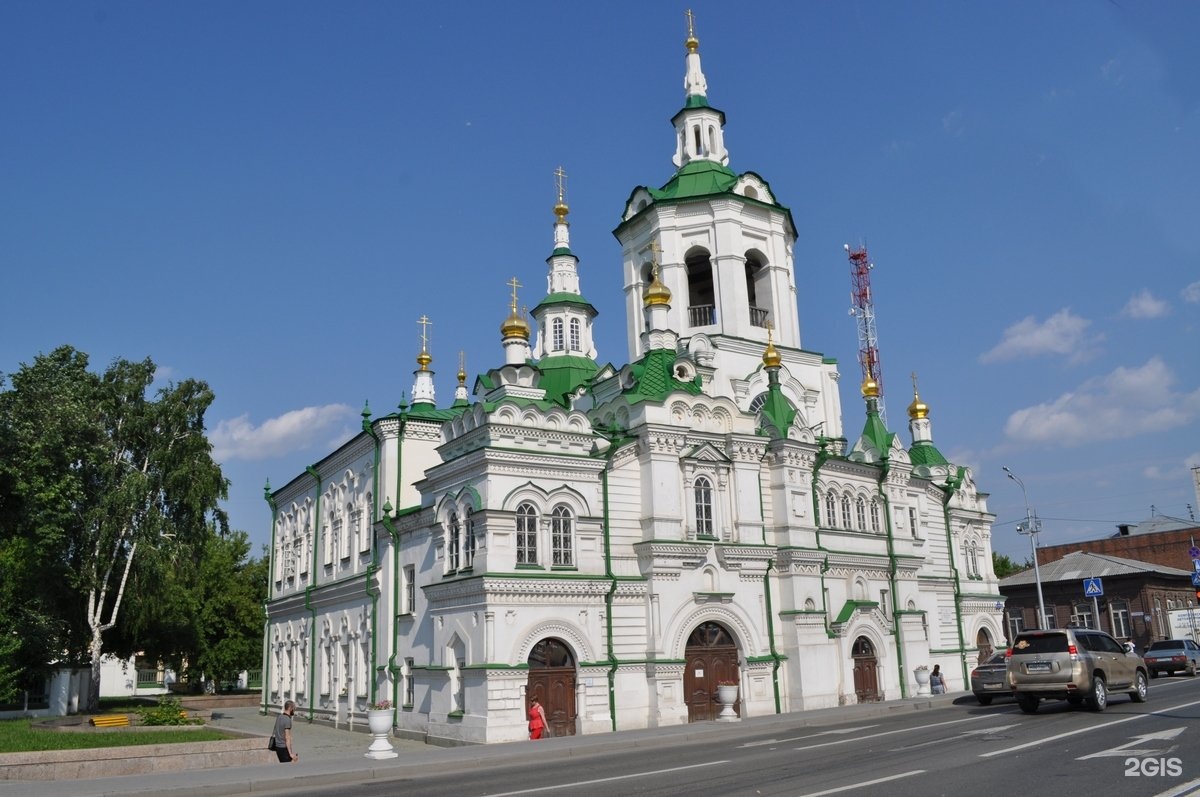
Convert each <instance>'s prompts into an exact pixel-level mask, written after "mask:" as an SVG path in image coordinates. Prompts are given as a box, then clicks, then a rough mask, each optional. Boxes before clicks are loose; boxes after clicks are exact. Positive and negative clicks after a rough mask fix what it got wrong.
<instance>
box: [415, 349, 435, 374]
mask: <svg viewBox="0 0 1200 797" xmlns="http://www.w3.org/2000/svg"><path fill="white" fill-rule="evenodd" d="M431 362H433V357H432V356H430V354H429V352H427V351H424V350H422V351H421V353H420V354H418V355H417V365H419V366H421V370H422V371H428V370H429V364H430V363H431Z"/></svg>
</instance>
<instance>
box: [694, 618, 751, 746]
mask: <svg viewBox="0 0 1200 797" xmlns="http://www.w3.org/2000/svg"><path fill="white" fill-rule="evenodd" d="M684 661H685V662H686V664H685V669H684V672H683V693H684V698H685V700H686V701H687V707H688V722H703V721H705V720H715V719H716V718H717V715H718V714H720V713H721V706H720V704H719V703H717V684H718V683H721V682H733V683H738V681H739V679H738V652H737V646H736V645H734V644H733V638H732V637H731V636H730V635H729V632H728V631H726V630H725V628H724V626H721V625H719V624H717V623H701V624H700V625H699V626H697V628H696V630H695V631H693V632H692V635H691V636H690V637H689V638H688V645H687V649H686V650H685V651H684ZM733 710H734V712H735V713H736V714H737V715H738V716H739V717H740V716H741V715H742V696H741V693H740V692H739V693H738V700H737V702H736V703H734V704H733Z"/></svg>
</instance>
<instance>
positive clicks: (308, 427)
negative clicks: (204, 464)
mask: <svg viewBox="0 0 1200 797" xmlns="http://www.w3.org/2000/svg"><path fill="white" fill-rule="evenodd" d="M354 415H355V412H354V410H353V409H352V408H351V407H349V406H348V405H346V404H326V405H324V406H322V407H305V408H303V409H299V410H292V411H291V412H285V413H284V414H283V415H280V416H279V417H277V418H268V419H267V420H265V421H263V422H262V423H261V424H260V425H258V426H255V425H254V424H252V423H250V416H249V415H248V414H247V415H239V416H238V417H236V418H232V419H229V420H223V421H219V422H218V423H217V428H216V429H214V430H213V431H212V433H211V434H210V435H209V436H208V439H209V440H210V441H211V442H212V444H213V459H215V460H217V461H218V462H227V461H229V460H233V459H245V460H259V459H270V458H272V457H280V456H283V455H285V454H290V453H292V452H294V451H303V450H305V449H309V448H313V447H315V446H319V445H324V444H326V443H327V442H328V439H329V436H330V435H331V433H332V432H333V430H334V429H335V428H337V427H339V426H341V425H343V424H345V423H346V422H347V421H348V420H349V419H350V418H351V417H353V416H354Z"/></svg>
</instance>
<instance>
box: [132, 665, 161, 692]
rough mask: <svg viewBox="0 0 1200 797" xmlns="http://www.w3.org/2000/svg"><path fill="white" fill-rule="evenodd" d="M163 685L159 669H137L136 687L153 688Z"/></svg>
mask: <svg viewBox="0 0 1200 797" xmlns="http://www.w3.org/2000/svg"><path fill="white" fill-rule="evenodd" d="M162 685H163V674H162V671H161V670H142V669H139V670H138V671H137V688H138V689H155V688H158V687H161V686H162Z"/></svg>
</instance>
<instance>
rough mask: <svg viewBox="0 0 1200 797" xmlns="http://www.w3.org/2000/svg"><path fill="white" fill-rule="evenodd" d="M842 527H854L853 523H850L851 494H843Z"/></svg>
mask: <svg viewBox="0 0 1200 797" xmlns="http://www.w3.org/2000/svg"><path fill="white" fill-rule="evenodd" d="M842 528H844V529H852V528H854V527H853V526H852V525H850V496H849V495H843V496H842Z"/></svg>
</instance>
